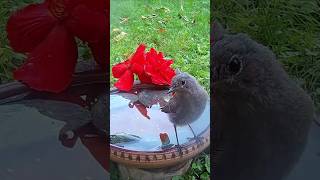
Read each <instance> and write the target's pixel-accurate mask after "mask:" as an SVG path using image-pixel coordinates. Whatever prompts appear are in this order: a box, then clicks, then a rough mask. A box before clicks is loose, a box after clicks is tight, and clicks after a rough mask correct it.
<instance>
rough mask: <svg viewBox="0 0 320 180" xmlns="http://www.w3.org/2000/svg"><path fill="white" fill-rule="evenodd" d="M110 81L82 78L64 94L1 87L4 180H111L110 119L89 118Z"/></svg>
mask: <svg viewBox="0 0 320 180" xmlns="http://www.w3.org/2000/svg"><path fill="white" fill-rule="evenodd" d="M105 77H106V75H105V74H104V73H102V72H97V71H88V72H83V73H77V74H76V75H75V77H74V80H73V82H72V84H71V86H70V87H69V88H68V89H67V90H66V91H64V92H62V93H59V94H51V93H44V92H37V91H33V90H31V89H29V88H27V87H26V86H24V85H23V84H21V83H19V82H12V83H8V84H4V85H1V86H0V159H1V160H0V179H3V180H20V179H47V180H57V179H108V177H109V173H108V164H109V162H108V161H109V158H108V156H107V154H108V146H107V144H108V142H107V136H106V132H105V131H106V129H107V127H106V126H107V124H108V123H107V119H105V122H100V121H101V119H100V120H93V119H92V116H91V115H90V109H91V108H92V107H93V106H94V104H95V103H96V99H97V98H98V97H99V96H100V95H101V94H105V95H106V94H107V93H106V86H105V84H106V79H105Z"/></svg>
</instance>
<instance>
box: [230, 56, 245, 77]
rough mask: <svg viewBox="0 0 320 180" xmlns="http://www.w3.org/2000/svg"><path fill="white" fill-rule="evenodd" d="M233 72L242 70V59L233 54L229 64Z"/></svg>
mask: <svg viewBox="0 0 320 180" xmlns="http://www.w3.org/2000/svg"><path fill="white" fill-rule="evenodd" d="M227 68H228V71H229V72H230V73H231V74H238V73H239V72H240V71H241V70H242V61H241V59H240V58H239V57H238V56H232V57H231V59H230V61H229V62H228V65H227Z"/></svg>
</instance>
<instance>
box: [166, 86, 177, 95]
mask: <svg viewBox="0 0 320 180" xmlns="http://www.w3.org/2000/svg"><path fill="white" fill-rule="evenodd" d="M174 91H175V89H174V87H171V88H170V89H169V91H168V92H167V93H168V94H170V93H173V92H174Z"/></svg>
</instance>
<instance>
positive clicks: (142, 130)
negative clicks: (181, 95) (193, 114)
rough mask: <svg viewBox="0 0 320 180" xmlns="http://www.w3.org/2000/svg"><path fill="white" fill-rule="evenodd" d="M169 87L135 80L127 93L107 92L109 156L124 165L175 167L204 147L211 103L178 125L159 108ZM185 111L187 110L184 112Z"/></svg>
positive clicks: (207, 135) (207, 137)
mask: <svg viewBox="0 0 320 180" xmlns="http://www.w3.org/2000/svg"><path fill="white" fill-rule="evenodd" d="M167 92H168V87H163V86H155V85H146V84H138V83H135V85H134V87H133V89H132V90H131V91H130V92H120V91H118V90H117V89H115V88H113V89H111V92H110V159H111V160H112V161H114V162H116V163H119V164H122V165H125V166H134V167H136V168H143V169H154V168H165V167H169V166H175V165H178V164H181V163H184V162H187V161H188V160H191V159H192V158H194V157H195V156H196V155H198V154H199V153H201V152H202V151H203V150H205V149H206V148H207V147H208V146H209V144H210V103H209V101H208V102H207V105H206V107H205V110H204V111H203V113H202V115H201V116H200V117H199V118H198V119H197V120H195V121H194V122H192V123H190V127H189V126H188V125H185V126H177V136H178V139H179V143H180V146H181V151H180V150H179V148H178V147H177V140H176V135H175V130H174V126H173V123H172V122H170V120H169V117H168V114H166V113H164V112H162V111H161V107H162V106H163V104H165V103H166V102H168V100H169V99H170V95H168V93H167ZM186 113H187V112H186ZM193 132H194V134H195V136H196V137H195V136H194V134H193Z"/></svg>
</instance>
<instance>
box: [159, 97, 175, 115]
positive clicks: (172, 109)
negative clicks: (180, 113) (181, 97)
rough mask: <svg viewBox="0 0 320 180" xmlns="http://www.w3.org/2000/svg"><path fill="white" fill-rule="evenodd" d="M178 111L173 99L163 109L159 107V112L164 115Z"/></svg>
mask: <svg viewBox="0 0 320 180" xmlns="http://www.w3.org/2000/svg"><path fill="white" fill-rule="evenodd" d="M177 109H178V104H177V101H176V100H174V99H173V98H172V99H170V101H169V102H168V103H167V104H166V105H165V106H163V107H161V111H162V112H165V113H176V112H177Z"/></svg>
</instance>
